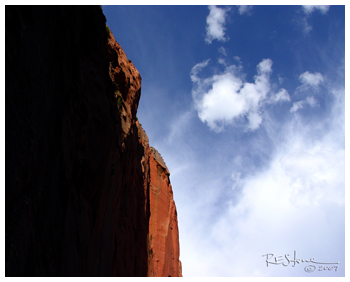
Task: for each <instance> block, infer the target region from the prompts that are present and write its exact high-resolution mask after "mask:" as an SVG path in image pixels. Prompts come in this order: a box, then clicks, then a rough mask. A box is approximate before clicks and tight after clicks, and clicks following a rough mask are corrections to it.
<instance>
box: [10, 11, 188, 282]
mask: <svg viewBox="0 0 350 282" xmlns="http://www.w3.org/2000/svg"><path fill="white" fill-rule="evenodd" d="M120 28H121V29H122V27H120ZM5 64H6V65H5V111H6V112H5V177H6V182H5V185H6V186H5V275H6V276H182V273H181V262H180V261H179V233H178V225H177V213H176V206H175V202H174V200H173V191H172V186H171V183H170V178H169V175H170V173H169V170H168V168H167V167H166V165H165V162H164V160H163V158H162V157H161V156H160V154H159V153H158V152H157V150H156V149H154V148H152V147H150V145H149V140H148V137H147V135H146V133H145V131H144V130H143V129H142V127H141V125H140V123H139V121H138V119H137V117H136V113H137V107H138V103H139V99H140V96H141V76H140V74H139V72H138V71H137V69H136V68H135V66H134V65H133V63H132V62H131V61H130V60H128V58H127V56H126V54H125V53H124V51H123V50H122V48H121V47H120V45H119V44H118V43H117V42H116V40H115V39H114V36H113V34H112V33H111V31H110V29H109V28H108V27H107V26H106V18H105V16H104V15H103V12H102V9H101V7H99V6H6V7H5ZM145 99H147V97H145Z"/></svg>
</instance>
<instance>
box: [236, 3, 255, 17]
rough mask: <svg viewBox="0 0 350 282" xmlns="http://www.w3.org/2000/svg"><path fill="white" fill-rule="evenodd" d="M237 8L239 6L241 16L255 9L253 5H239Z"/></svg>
mask: <svg viewBox="0 0 350 282" xmlns="http://www.w3.org/2000/svg"><path fill="white" fill-rule="evenodd" d="M237 6H238V12H239V14H240V15H243V14H249V13H250V11H251V10H252V9H253V6H251V5H237Z"/></svg>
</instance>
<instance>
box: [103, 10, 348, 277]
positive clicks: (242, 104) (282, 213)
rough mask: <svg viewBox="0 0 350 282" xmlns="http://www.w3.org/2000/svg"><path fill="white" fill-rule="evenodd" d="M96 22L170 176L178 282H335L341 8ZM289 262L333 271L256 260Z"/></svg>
mask: <svg viewBox="0 0 350 282" xmlns="http://www.w3.org/2000/svg"><path fill="white" fill-rule="evenodd" d="M103 12H104V14H105V16H106V18H107V24H108V26H109V27H110V29H111V30H112V32H113V34H114V36H115V38H116V40H117V41H118V43H120V45H121V46H122V48H123V49H124V51H125V53H126V55H127V56H128V58H129V59H131V60H132V61H133V63H134V65H135V66H136V68H137V69H138V70H139V72H140V74H141V77H142V90H141V100H140V103H139V109H138V114H137V115H138V118H139V121H140V122H141V124H142V126H143V127H144V129H145V130H146V132H147V135H148V137H149V140H150V144H151V146H153V147H155V148H157V150H158V151H159V152H160V153H161V155H162V156H163V158H164V160H165V162H166V164H167V166H168V167H169V170H170V173H171V175H170V180H171V183H172V186H173V190H174V198H175V202H176V206H177V211H178V220H179V234H180V259H181V261H182V265H183V275H184V276H307V277H308V276H344V273H345V234H344V232H345V102H344V100H345V7H344V6H317V7H315V6H103ZM294 251H296V255H297V258H299V259H305V260H309V259H311V258H315V261H317V262H324V263H326V262H332V263H334V262H339V264H332V265H333V266H338V269H337V271H335V268H333V269H332V270H320V268H319V266H320V264H314V263H307V262H300V263H299V264H296V265H295V266H292V262H290V263H289V265H287V266H284V265H282V264H279V265H273V264H269V266H267V262H266V256H263V255H266V254H273V255H274V257H277V258H278V259H279V260H278V261H279V262H283V263H284V264H287V260H286V259H285V257H286V255H287V254H289V255H290V256H289V258H291V259H292V258H293V256H294ZM287 257H288V256H287ZM269 258H271V261H272V260H273V258H272V255H269ZM281 258H282V259H283V258H284V260H282V259H281ZM308 265H314V266H316V267H317V268H316V270H315V271H313V272H306V271H305V267H306V266H308ZM323 266H329V265H327V264H323Z"/></svg>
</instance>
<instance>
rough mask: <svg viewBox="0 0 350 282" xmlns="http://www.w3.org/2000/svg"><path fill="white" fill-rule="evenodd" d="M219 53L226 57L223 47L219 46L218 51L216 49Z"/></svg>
mask: <svg viewBox="0 0 350 282" xmlns="http://www.w3.org/2000/svg"><path fill="white" fill-rule="evenodd" d="M218 51H219V53H221V54H222V55H224V56H225V57H227V52H226V49H225V47H223V46H221V47H220V48H219V49H218Z"/></svg>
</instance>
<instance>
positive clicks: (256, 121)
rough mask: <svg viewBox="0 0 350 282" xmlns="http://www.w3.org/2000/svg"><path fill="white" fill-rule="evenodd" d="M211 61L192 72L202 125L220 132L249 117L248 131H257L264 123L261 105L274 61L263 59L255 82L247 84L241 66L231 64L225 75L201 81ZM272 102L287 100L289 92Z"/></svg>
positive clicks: (201, 64) (267, 89)
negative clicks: (225, 127) (201, 73)
mask: <svg viewBox="0 0 350 282" xmlns="http://www.w3.org/2000/svg"><path fill="white" fill-rule="evenodd" d="M208 62H209V61H208V60H207V61H204V62H202V63H199V64H197V65H195V66H194V67H193V68H192V71H191V80H192V82H193V89H192V96H193V99H194V102H195V108H196V109H197V111H198V116H199V118H200V120H201V121H202V122H205V123H207V124H208V126H209V127H210V129H212V130H214V131H216V132H220V131H222V130H223V129H224V126H225V125H228V124H233V122H234V121H236V120H242V119H244V118H246V119H247V120H248V124H247V128H248V129H249V130H255V129H257V128H258V127H259V126H260V124H261V122H262V116H261V113H260V111H261V106H262V103H263V101H264V100H265V99H266V98H267V95H268V94H269V92H270V90H271V87H270V74H271V73H272V60H270V59H264V60H262V61H261V62H260V63H259V64H258V65H257V75H255V77H254V83H250V82H245V81H244V74H242V73H241V69H242V67H241V66H236V65H230V66H228V67H226V68H225V70H224V71H223V72H222V73H219V74H215V75H213V76H211V77H208V78H205V79H202V78H200V77H199V76H198V75H199V73H200V71H201V70H202V69H203V68H204V67H206V66H207V65H208ZM272 99H273V101H274V102H277V101H288V100H289V96H288V93H287V92H286V90H282V89H281V90H280V91H279V92H278V93H277V94H276V95H274V96H273V98H272Z"/></svg>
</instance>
